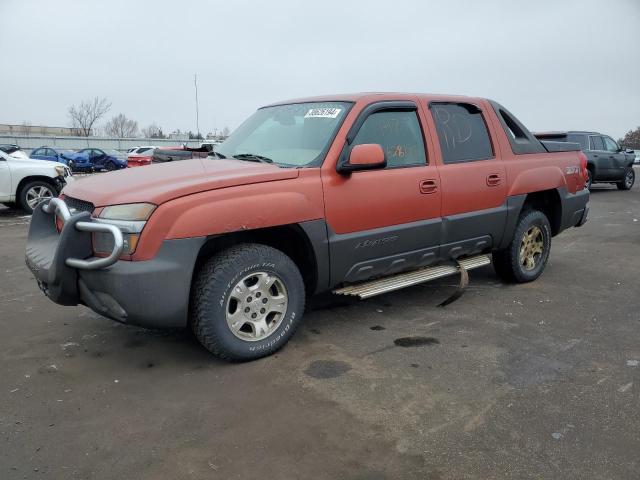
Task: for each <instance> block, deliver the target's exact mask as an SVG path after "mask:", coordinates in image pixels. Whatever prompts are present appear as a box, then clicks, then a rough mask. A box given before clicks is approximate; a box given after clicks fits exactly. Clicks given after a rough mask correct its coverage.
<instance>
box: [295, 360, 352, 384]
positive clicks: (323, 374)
mask: <svg viewBox="0 0 640 480" xmlns="http://www.w3.org/2000/svg"><path fill="white" fill-rule="evenodd" d="M349 370H351V365H349V364H348V363H347V362H341V361H338V360H314V361H313V362H311V364H310V365H309V368H307V369H306V370H305V371H304V373H306V374H307V375H309V376H310V377H313V378H320V379H325V378H336V377H339V376H340V375H344V374H345V373H347V372H348V371H349Z"/></svg>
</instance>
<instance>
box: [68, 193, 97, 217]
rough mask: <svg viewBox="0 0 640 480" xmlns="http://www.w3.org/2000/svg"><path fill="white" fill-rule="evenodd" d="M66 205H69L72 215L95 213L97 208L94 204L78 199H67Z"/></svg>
mask: <svg viewBox="0 0 640 480" xmlns="http://www.w3.org/2000/svg"><path fill="white" fill-rule="evenodd" d="M64 203H66V204H67V207H69V210H70V211H71V213H72V214H73V213H76V212H89V213H93V210H94V209H95V208H96V207H95V206H94V205H93V203H91V202H87V201H85V200H78V199H77V198H72V197H65V198H64Z"/></svg>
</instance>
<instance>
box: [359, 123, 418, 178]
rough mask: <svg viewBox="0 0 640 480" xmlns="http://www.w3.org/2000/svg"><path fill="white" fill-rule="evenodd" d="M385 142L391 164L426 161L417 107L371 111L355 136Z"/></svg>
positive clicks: (414, 163) (368, 141)
mask: <svg viewBox="0 0 640 480" xmlns="http://www.w3.org/2000/svg"><path fill="white" fill-rule="evenodd" d="M364 143H377V144H379V145H381V146H382V149H383V150H384V152H385V156H386V158H387V168H395V167H408V166H418V165H426V163H427V156H426V154H425V151H424V140H423V138H422V131H421V129H420V123H419V122H418V117H417V116H416V112H415V111H381V112H377V113H373V114H371V115H369V117H368V118H367V119H366V120H365V122H364V123H363V124H362V127H360V130H359V131H358V134H357V135H356V137H355V139H354V140H353V143H352V147H353V146H355V145H360V144H364Z"/></svg>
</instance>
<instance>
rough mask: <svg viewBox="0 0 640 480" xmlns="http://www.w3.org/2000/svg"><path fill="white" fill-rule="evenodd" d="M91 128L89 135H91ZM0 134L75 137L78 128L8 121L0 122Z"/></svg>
mask: <svg viewBox="0 0 640 480" xmlns="http://www.w3.org/2000/svg"><path fill="white" fill-rule="evenodd" d="M93 134H94V132H93V130H92V131H91V133H90V135H93ZM0 135H26V136H29V135H38V136H49V135H50V136H55V137H75V136H78V130H77V129H75V128H71V127H47V126H44V125H29V124H28V123H23V124H22V125H12V124H9V123H0Z"/></svg>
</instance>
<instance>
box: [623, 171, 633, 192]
mask: <svg viewBox="0 0 640 480" xmlns="http://www.w3.org/2000/svg"><path fill="white" fill-rule="evenodd" d="M634 177H635V173H633V170H631V171H629V172H627V176H626V177H624V183H625V185H626V187H627V188H631V186H632V185H633V180H634Z"/></svg>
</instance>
